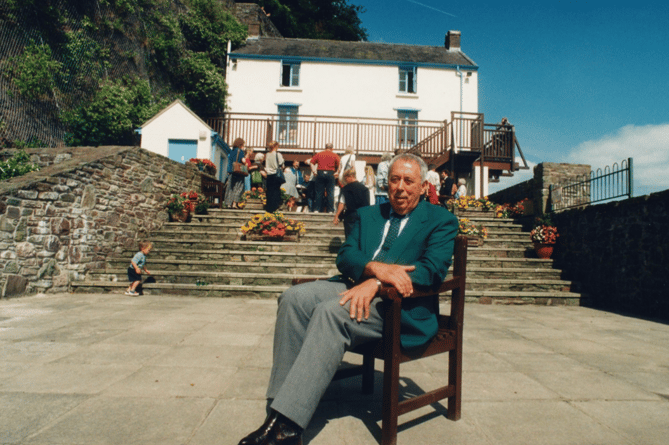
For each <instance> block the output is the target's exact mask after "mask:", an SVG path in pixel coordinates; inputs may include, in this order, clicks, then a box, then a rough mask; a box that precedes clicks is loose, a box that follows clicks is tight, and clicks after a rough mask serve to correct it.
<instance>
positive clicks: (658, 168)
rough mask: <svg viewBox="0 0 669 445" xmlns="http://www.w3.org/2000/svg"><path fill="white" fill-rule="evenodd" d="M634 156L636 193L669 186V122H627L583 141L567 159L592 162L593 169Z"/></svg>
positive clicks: (583, 162) (619, 162)
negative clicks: (602, 135)
mask: <svg viewBox="0 0 669 445" xmlns="http://www.w3.org/2000/svg"><path fill="white" fill-rule="evenodd" d="M627 158H632V162H633V165H634V189H635V190H634V195H635V196H640V195H645V194H648V193H652V192H657V191H660V190H666V189H669V124H661V125H644V126H635V125H627V126H625V127H623V128H621V129H620V130H618V131H617V132H616V133H612V134H608V135H606V136H604V137H602V138H601V139H597V140H593V141H586V142H582V143H581V144H579V145H578V146H576V147H575V148H574V149H573V150H572V151H571V153H570V154H569V156H568V162H572V163H575V164H590V165H591V166H592V168H593V170H595V169H597V168H600V169H602V170H603V169H604V167H606V166H609V167H610V166H613V164H614V163H618V165H619V166H620V164H621V162H622V161H623V160H626V159H627Z"/></svg>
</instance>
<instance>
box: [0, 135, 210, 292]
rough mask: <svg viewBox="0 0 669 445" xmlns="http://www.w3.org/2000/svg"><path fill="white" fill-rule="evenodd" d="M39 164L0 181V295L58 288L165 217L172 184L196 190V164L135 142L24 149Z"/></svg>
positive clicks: (132, 243)
mask: <svg viewBox="0 0 669 445" xmlns="http://www.w3.org/2000/svg"><path fill="white" fill-rule="evenodd" d="M28 152H29V153H30V154H31V158H32V160H33V162H36V163H38V164H39V165H40V166H41V167H42V170H40V171H38V172H32V173H29V174H27V175H24V176H22V177H19V178H13V179H11V180H8V181H3V182H1V183H0V271H1V272H2V275H1V276H0V285H1V286H2V287H1V290H2V294H1V296H2V297H7V296H13V295H18V294H21V293H23V292H27V293H35V292H63V291H67V290H68V284H69V283H70V282H71V281H73V280H81V279H83V278H84V275H85V273H86V271H87V270H89V269H97V268H103V267H104V265H105V261H106V260H107V258H108V257H109V256H113V255H115V254H118V252H120V251H122V250H123V249H134V248H135V246H136V244H137V241H139V240H140V239H143V238H145V237H147V235H148V234H149V233H151V232H153V231H155V230H157V229H158V228H160V227H161V226H162V224H163V223H164V222H165V221H167V213H166V212H165V211H164V210H163V206H164V204H165V202H166V201H167V198H168V197H169V196H170V195H171V194H172V193H176V192H182V191H187V190H195V191H197V192H200V182H201V179H200V175H201V173H200V172H198V171H197V169H196V168H195V167H194V166H191V165H184V164H180V163H177V162H174V161H172V160H170V159H168V158H166V157H164V156H160V155H157V154H155V153H151V152H149V151H147V150H143V149H141V148H138V147H80V148H58V149H35V150H28Z"/></svg>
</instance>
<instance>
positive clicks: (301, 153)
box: [207, 113, 526, 176]
mask: <svg viewBox="0 0 669 445" xmlns="http://www.w3.org/2000/svg"><path fill="white" fill-rule="evenodd" d="M207 124H209V126H211V127H212V128H213V129H214V131H216V132H218V133H219V134H220V135H221V136H222V137H223V139H224V140H226V141H228V142H229V143H231V142H232V141H234V139H235V138H238V137H241V138H243V139H244V140H245V141H246V146H247V147H251V148H253V149H255V150H258V151H262V150H265V148H266V147H267V145H268V144H269V142H270V141H272V140H276V141H278V142H279V147H280V150H281V153H282V154H283V155H284V157H286V158H287V159H297V160H301V161H303V160H305V159H307V158H310V157H311V156H313V155H314V154H315V153H317V152H319V151H321V150H323V148H324V147H325V144H326V143H329V142H331V143H332V144H333V145H334V147H335V151H336V152H339V153H341V152H343V151H344V150H345V149H346V147H348V146H351V147H352V148H353V150H354V152H355V153H356V155H357V157H358V158H359V159H362V160H365V161H367V162H370V163H373V164H376V163H378V162H379V159H380V158H381V156H382V155H383V154H384V153H395V152H397V151H398V150H401V151H406V152H410V153H414V154H417V155H420V156H421V157H423V159H425V161H426V162H428V163H435V164H437V166H441V165H443V164H445V163H447V162H455V161H456V159H459V161H458V162H459V163H462V162H465V163H468V164H469V166H470V167H471V165H472V164H473V163H478V162H481V160H483V162H484V165H486V166H488V167H489V171H491V172H497V173H495V174H497V175H499V173H500V172H503V171H508V172H513V171H514V170H517V169H518V164H517V163H516V161H515V153H516V148H517V149H518V152H519V154H520V156H521V157H522V152H521V151H520V146H518V143H517V140H516V138H515V133H514V130H513V127H512V126H510V125H507V126H503V125H499V124H485V123H484V122H483V114H481V113H452V114H451V120H450V121H448V120H445V121H425V120H412V119H375V118H361V117H333V116H306V115H298V116H294V115H278V114H252V113H228V114H226V115H225V116H224V117H214V118H209V119H207ZM523 162H524V159H523ZM525 165H526V163H525ZM491 176H493V173H491Z"/></svg>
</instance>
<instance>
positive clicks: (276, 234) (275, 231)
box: [241, 212, 306, 241]
mask: <svg viewBox="0 0 669 445" xmlns="http://www.w3.org/2000/svg"><path fill="white" fill-rule="evenodd" d="M241 231H242V234H244V236H245V238H246V239H247V240H271V241H281V240H283V239H284V237H285V236H286V235H295V236H296V237H298V236H299V234H300V233H304V232H306V229H305V227H304V223H302V222H299V221H295V220H292V219H290V218H286V217H285V216H284V215H283V213H281V212H274V213H269V212H265V213H264V214H261V213H259V214H257V215H253V217H252V218H251V219H250V220H249V221H247V222H246V224H244V225H243V226H242V227H241Z"/></svg>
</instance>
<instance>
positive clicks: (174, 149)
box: [167, 139, 197, 164]
mask: <svg viewBox="0 0 669 445" xmlns="http://www.w3.org/2000/svg"><path fill="white" fill-rule="evenodd" d="M167 147H168V148H167V154H168V157H169V158H170V159H171V160H173V161H177V162H181V163H182V164H185V163H186V162H188V160H189V159H191V158H197V141H196V140H194V139H169V140H168V141H167Z"/></svg>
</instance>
